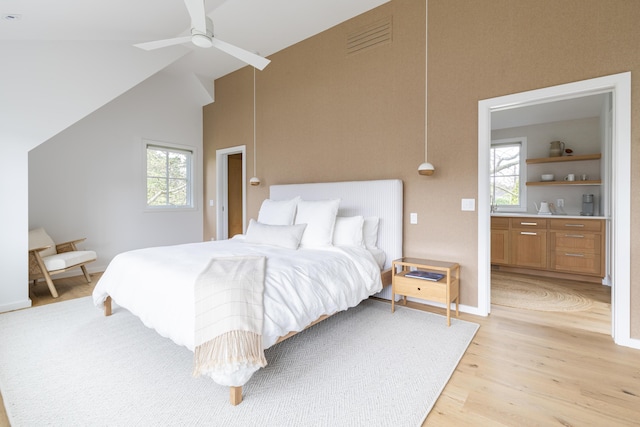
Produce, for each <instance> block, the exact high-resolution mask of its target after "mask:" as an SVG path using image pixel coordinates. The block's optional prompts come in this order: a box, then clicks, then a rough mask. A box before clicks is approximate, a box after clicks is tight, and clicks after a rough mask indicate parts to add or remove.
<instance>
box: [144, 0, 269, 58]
mask: <svg viewBox="0 0 640 427" xmlns="http://www.w3.org/2000/svg"><path fill="white" fill-rule="evenodd" d="M184 3H185V5H186V6H187V10H188V11H189V16H191V35H190V36H184V37H176V38H172V39H166V40H156V41H152V42H146V43H138V44H135V45H134V46H135V47H139V48H140V49H144V50H153V49H160V48H162V47H167V46H173V45H176V44H182V43H188V42H191V43H193V44H194V45H196V46H198V47H203V48H209V47H212V46H213V47H215V48H217V49H219V50H221V51H223V52H225V53H228V54H229V55H231V56H234V57H236V58H238V59H239V60H241V61H243V62H246V63H247V64H249V65H251V66H253V67H255V68H257V69H259V70H263V69H264V67H266V66H267V65H269V63H270V62H271V60H269V59H266V58H263V57H262V56H260V55H256V54H255V53H252V52H249V51H246V50H244V49H241V48H239V47H237V46H234V45H232V44H229V43H227V42H224V41H222V40H220V39H219V38H217V37H214V36H213V21H212V20H211V18H209V17H208V16H207V14H206V13H205V8H204V0H184Z"/></svg>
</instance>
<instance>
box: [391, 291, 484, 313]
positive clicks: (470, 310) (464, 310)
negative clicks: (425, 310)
mask: <svg viewBox="0 0 640 427" xmlns="http://www.w3.org/2000/svg"><path fill="white" fill-rule="evenodd" d="M396 296H397V295H396ZM407 301H411V302H415V303H418V304H422V305H430V306H433V307H439V308H442V309H445V310H446V309H447V306H446V305H444V304H442V303H439V302H435V301H428V300H423V299H420V298H413V297H407ZM451 309H452V310H454V311H455V309H456V305H455V303H451ZM458 310H459V311H461V312H462V313H466V314H473V315H475V316H482V317H486V316H485V315H484V314H482V313H480V311H479V310H478V307H472V306H469V305H464V304H460V305H459V306H458Z"/></svg>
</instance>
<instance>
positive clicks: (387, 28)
mask: <svg viewBox="0 0 640 427" xmlns="http://www.w3.org/2000/svg"><path fill="white" fill-rule="evenodd" d="M392 34H393V20H392V19H391V17H390V16H389V17H387V18H384V19H381V20H380V21H377V22H374V23H373V24H370V25H367V26H366V27H362V28H359V29H358V30H356V31H353V32H351V33H349V34H348V35H347V55H353V54H356V53H359V52H362V51H364V50H368V49H371V48H373V47H376V46H380V45H382V44H386V43H391V40H392Z"/></svg>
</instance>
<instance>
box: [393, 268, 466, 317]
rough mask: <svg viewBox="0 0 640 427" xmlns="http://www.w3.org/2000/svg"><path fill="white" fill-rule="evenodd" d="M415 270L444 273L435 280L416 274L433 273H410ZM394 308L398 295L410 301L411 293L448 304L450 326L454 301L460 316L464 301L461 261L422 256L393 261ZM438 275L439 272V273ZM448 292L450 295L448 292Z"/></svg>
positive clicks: (405, 300)
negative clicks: (461, 287)
mask: <svg viewBox="0 0 640 427" xmlns="http://www.w3.org/2000/svg"><path fill="white" fill-rule="evenodd" d="M413 270H418V271H420V272H422V273H426V272H428V273H433V274H436V275H440V276H439V277H442V278H441V279H440V280H438V281H431V280H427V279H424V278H420V277H416V276H419V275H422V276H431V277H433V275H429V274H427V275H424V274H422V273H415V274H412V275H411V276H410V277H407V276H406V275H407V274H408V273H410V272H411V271H413ZM391 274H392V276H391V312H392V313H393V312H394V311H395V309H396V295H402V303H403V304H404V305H406V304H407V297H412V298H417V299H421V300H427V301H435V302H438V303H441V304H444V305H445V307H446V310H447V326H451V303H452V302H454V301H455V303H456V316H458V313H459V309H458V307H459V305H460V264H458V263H457V262H447V261H436V260H429V259H422V258H410V257H403V258H400V259H396V260H394V261H393V262H392V263H391ZM436 277H438V276H436ZM447 293H448V294H449V295H447Z"/></svg>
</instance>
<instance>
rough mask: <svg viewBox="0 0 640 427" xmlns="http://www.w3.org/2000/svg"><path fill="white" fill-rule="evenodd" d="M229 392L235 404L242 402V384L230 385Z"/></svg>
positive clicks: (232, 402)
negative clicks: (237, 385)
mask: <svg viewBox="0 0 640 427" xmlns="http://www.w3.org/2000/svg"><path fill="white" fill-rule="evenodd" d="M229 392H230V394H229V397H230V401H231V404H232V405H233V406H236V405H239V404H241V403H242V386H239V387H230V388H229Z"/></svg>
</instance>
